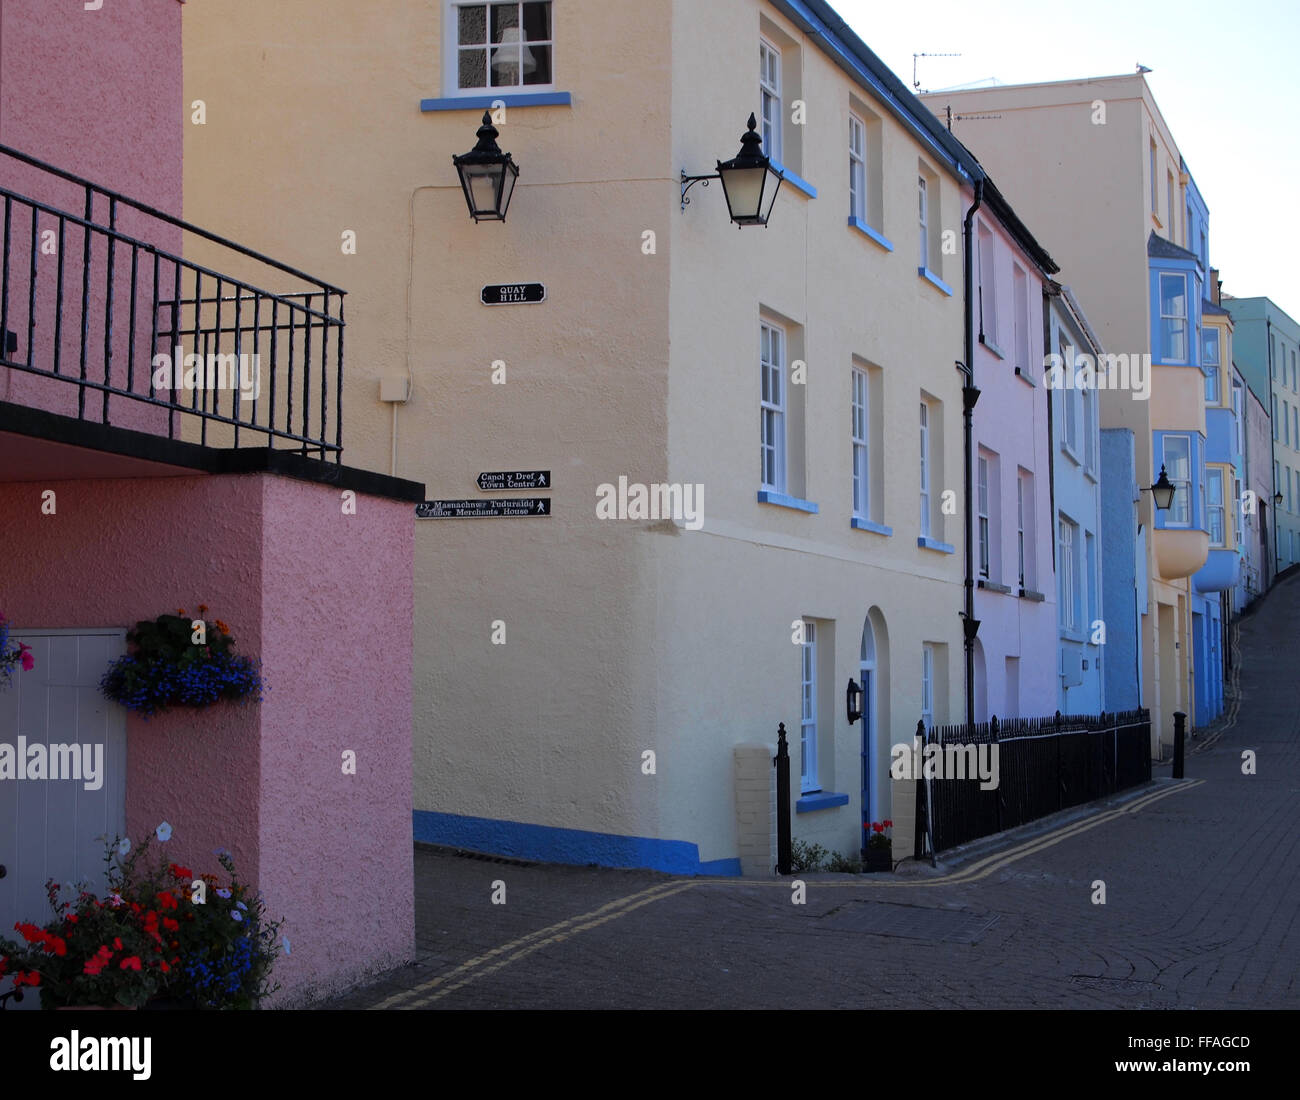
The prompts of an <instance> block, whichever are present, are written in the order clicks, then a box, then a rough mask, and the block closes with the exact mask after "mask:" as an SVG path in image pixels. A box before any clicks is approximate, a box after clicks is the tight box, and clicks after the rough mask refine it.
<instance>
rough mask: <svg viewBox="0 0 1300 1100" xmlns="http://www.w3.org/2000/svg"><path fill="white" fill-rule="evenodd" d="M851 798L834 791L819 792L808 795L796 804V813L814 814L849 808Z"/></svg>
mask: <svg viewBox="0 0 1300 1100" xmlns="http://www.w3.org/2000/svg"><path fill="white" fill-rule="evenodd" d="M848 804H849V796H848V795H846V794H836V793H835V792H834V791H817V792H816V793H815V794H806V795H804V796H803V797H802V798H801V799H799V801H798V802H796V803H795V804H794V812H795V813H797V814H809V813H814V812H815V811H817V810H830V809H833V808H834V807H836V806H847V805H848Z"/></svg>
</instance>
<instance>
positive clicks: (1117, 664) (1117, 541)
mask: <svg viewBox="0 0 1300 1100" xmlns="http://www.w3.org/2000/svg"><path fill="white" fill-rule="evenodd" d="M1136 470H1137V454H1136V448H1135V445H1134V437H1133V433H1132V431H1130V430H1129V429H1128V428H1104V429H1103V430H1102V432H1101V484H1100V498H1101V503H1100V509H1101V528H1102V530H1103V531H1105V532H1106V538H1104V539H1103V540H1102V543H1101V557H1102V565H1101V576H1102V597H1101V605H1102V617H1103V618H1104V619H1105V620H1106V645H1105V647H1104V658H1103V660H1102V666H1101V667H1102V690H1103V693H1104V697H1105V702H1106V707H1107V709H1109V710H1112V711H1118V710H1133V709H1136V708H1137V707H1140V706H1141V705H1142V698H1143V695H1142V652H1141V638H1142V618H1143V616H1145V615H1147V614H1148V613H1149V610H1150V607H1149V603H1148V594H1147V568H1146V561H1147V545H1146V538H1147V533H1146V532H1145V531H1144V530H1143V529H1142V524H1141V523H1140V522H1139V518H1138V517H1139V513H1138V504H1139V501H1140V500H1141V496H1140V493H1139V491H1138V482H1137V473H1136Z"/></svg>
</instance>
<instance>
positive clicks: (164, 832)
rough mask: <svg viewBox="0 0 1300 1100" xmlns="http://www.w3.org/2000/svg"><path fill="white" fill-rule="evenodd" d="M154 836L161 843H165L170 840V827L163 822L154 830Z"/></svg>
mask: <svg viewBox="0 0 1300 1100" xmlns="http://www.w3.org/2000/svg"><path fill="white" fill-rule="evenodd" d="M154 835H155V836H157V837H158V839H159V840H161V841H163V843H166V842H167V841H169V840H171V838H172V827H171V826H170V825H168V824H167V822H165V821H164V822H163V823H162V824H161V825H159V826H158V828H156V829H155V830H154Z"/></svg>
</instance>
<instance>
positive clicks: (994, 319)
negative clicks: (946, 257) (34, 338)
mask: <svg viewBox="0 0 1300 1100" xmlns="http://www.w3.org/2000/svg"><path fill="white" fill-rule="evenodd" d="M976 243H977V245H978V250H979V265H980V285H979V294H980V301H979V311H980V318H979V321H980V330H981V333H982V336H983V342H984V343H985V344H992V345H993V348H994V349H995V350H996V351H997V352H998V354H1001V349H1002V340H1001V334H1000V332H999V331H998V248H997V240H996V238H995V237H994V234H993V230H992V229H991V228H989V227H988V226H987V225H985V224H984V222H983V221H982V220H981V222H980V224H979V231H978V233H977V235H976Z"/></svg>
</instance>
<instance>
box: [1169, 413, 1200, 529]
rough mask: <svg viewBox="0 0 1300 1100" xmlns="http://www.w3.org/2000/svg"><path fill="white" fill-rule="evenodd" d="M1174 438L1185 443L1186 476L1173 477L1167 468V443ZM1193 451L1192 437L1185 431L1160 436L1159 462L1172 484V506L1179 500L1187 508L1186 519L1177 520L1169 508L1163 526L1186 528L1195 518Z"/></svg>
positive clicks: (1171, 471)
mask: <svg viewBox="0 0 1300 1100" xmlns="http://www.w3.org/2000/svg"><path fill="white" fill-rule="evenodd" d="M1174 440H1181V441H1182V442H1184V443H1186V444H1187V477H1186V478H1180V477H1175V476H1174V472H1173V470H1171V469H1170V468H1169V444H1170V442H1172V441H1174ZM1194 457H1195V452H1194V451H1193V449H1192V437H1191V436H1190V435H1188V434H1187V433H1186V432H1170V433H1168V434H1166V435H1164V436H1162V437H1161V440H1160V464H1161V465H1162V466H1163V467H1164V468H1165V473H1166V476H1167V477H1168V478H1169V480H1170V481H1171V482H1173V484H1174V488H1175V490H1176V491H1175V493H1174V507H1178V505H1179V503H1180V502H1185V506H1186V508H1187V519H1186V520H1184V521H1178V520H1175V519H1174V518H1173V514H1174V508H1172V507H1171V508H1169V509H1167V510H1166V511H1165V514H1164V526H1165V527H1168V528H1172V529H1176V530H1186V529H1188V528H1190V527H1191V526H1192V524H1193V522H1194V521H1195V519H1196V509H1195V507H1194V502H1193V500H1192V480H1191V475H1192V467H1193V465H1194V462H1193V459H1194Z"/></svg>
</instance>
